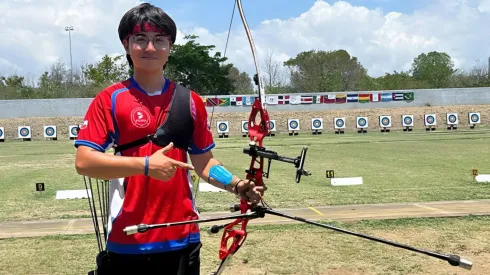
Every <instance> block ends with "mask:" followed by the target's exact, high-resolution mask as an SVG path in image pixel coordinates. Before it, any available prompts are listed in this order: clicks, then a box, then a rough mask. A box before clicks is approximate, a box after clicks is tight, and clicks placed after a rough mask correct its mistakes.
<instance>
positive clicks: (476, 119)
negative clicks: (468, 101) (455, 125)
mask: <svg viewBox="0 0 490 275" xmlns="http://www.w3.org/2000/svg"><path fill="white" fill-rule="evenodd" d="M468 123H469V124H478V123H481V121H480V113H468Z"/></svg>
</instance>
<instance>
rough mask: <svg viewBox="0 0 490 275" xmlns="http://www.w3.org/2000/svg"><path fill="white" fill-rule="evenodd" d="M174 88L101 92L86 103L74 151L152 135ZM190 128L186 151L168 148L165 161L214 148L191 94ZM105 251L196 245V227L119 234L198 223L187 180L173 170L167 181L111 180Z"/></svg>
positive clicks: (146, 151)
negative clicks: (133, 228) (138, 227)
mask: <svg viewBox="0 0 490 275" xmlns="http://www.w3.org/2000/svg"><path fill="white" fill-rule="evenodd" d="M175 85H176V84H175V83H174V82H172V81H170V80H168V79H166V82H165V86H164V88H163V89H162V91H158V92H156V93H153V94H150V93H147V92H146V91H144V90H143V89H141V88H140V87H139V85H138V84H137V83H136V81H135V80H134V79H133V78H130V79H128V80H126V81H123V82H119V83H116V84H114V85H112V86H109V87H107V88H106V89H104V90H102V91H101V92H100V93H99V94H97V96H96V97H95V98H94V100H93V101H92V103H91V104H90V106H89V108H88V110H87V113H86V115H85V117H84V120H83V123H82V125H81V126H80V131H79V133H78V138H77V140H76V141H75V147H78V146H88V147H91V148H93V149H95V150H97V151H100V152H106V151H107V150H108V149H110V148H111V147H112V145H113V144H114V143H117V144H126V143H129V142H131V141H134V140H137V139H140V138H142V137H144V136H146V135H149V134H153V133H155V131H156V130H157V128H158V127H159V126H160V125H161V124H162V123H163V121H164V120H165V117H166V115H167V113H168V111H169V107H170V106H169V105H170V104H169V103H170V101H171V99H172V94H173V92H174V88H175ZM191 99H192V100H191V108H190V110H191V115H192V118H193V124H194V133H193V137H192V143H191V145H190V146H189V148H188V149H187V150H183V149H179V148H173V149H172V150H171V151H169V152H167V153H166V156H168V157H170V158H172V159H175V160H178V161H182V162H187V153H189V154H202V153H205V152H207V151H209V150H211V149H212V148H213V147H214V141H213V137H212V133H211V132H210V130H209V128H208V125H207V112H206V108H205V106H204V103H203V101H202V99H201V97H200V96H199V95H198V94H196V93H195V92H194V91H192V92H191ZM159 149H161V147H159V146H157V145H155V144H153V143H152V142H149V143H146V144H143V145H139V146H136V147H133V148H130V149H128V150H125V151H122V152H119V153H117V154H118V155H122V156H134V157H144V156H150V155H152V154H153V153H154V152H156V151H157V150H159ZM109 189H110V190H109V194H110V198H109V200H110V202H109V217H108V232H109V234H108V237H107V250H108V251H111V252H115V253H123V254H142V253H158V252H166V251H173V250H178V249H182V248H184V247H186V246H187V244H188V243H195V242H199V241H200V235H199V227H198V225H197V224H190V225H182V226H173V227H166V228H159V229H152V230H149V231H147V232H145V233H139V234H134V235H126V233H124V232H123V229H124V228H125V227H127V226H131V225H137V224H140V223H146V224H154V223H168V222H177V221H185V220H192V219H197V218H198V214H197V209H196V206H195V202H194V201H193V195H192V180H191V179H190V175H189V173H188V172H187V171H186V170H184V169H177V171H176V173H175V175H174V176H173V177H172V179H170V180H169V181H168V182H163V181H159V180H156V179H153V178H151V177H148V176H144V175H136V176H131V177H126V178H121V179H113V180H111V185H110V188H109Z"/></svg>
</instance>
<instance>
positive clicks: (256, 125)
mask: <svg viewBox="0 0 490 275" xmlns="http://www.w3.org/2000/svg"><path fill="white" fill-rule="evenodd" d="M235 5H236V6H237V7H238V11H239V13H240V17H241V19H242V22H243V26H244V28H245V32H246V34H247V37H248V41H249V43H250V47H251V50H252V55H253V58H254V63H255V69H256V74H255V75H254V77H253V79H254V82H255V85H256V86H257V89H258V97H256V98H255V101H254V103H253V105H252V111H251V113H250V116H249V119H248V133H249V137H250V142H249V147H248V148H245V149H243V152H244V153H245V154H247V155H249V156H251V158H252V159H251V161H250V168H249V169H247V170H245V171H246V179H248V180H250V181H253V182H254V183H255V185H256V186H263V185H264V182H263V177H265V178H268V177H269V171H270V164H271V161H272V160H277V161H281V162H286V163H291V164H294V166H295V167H296V183H299V182H300V180H301V176H308V175H311V173H310V172H308V171H306V170H304V163H305V157H306V151H307V149H308V148H307V147H303V149H302V151H301V154H300V155H299V156H298V157H296V158H290V157H285V156H280V155H278V153H277V152H274V151H271V150H267V149H266V148H265V147H264V146H263V139H264V137H265V136H267V135H269V133H270V120H269V114H268V112H267V106H266V104H265V91H264V88H263V85H262V80H261V78H260V69H259V65H258V62H257V58H256V49H255V44H254V41H253V39H252V35H251V33H250V29H249V27H248V24H247V21H246V19H245V15H244V13H243V8H242V3H241V0H235ZM233 11H234V10H233ZM213 112H214V111H213ZM265 159H267V160H268V167H267V171H264V160H265ZM214 178H216V177H214ZM225 184H226V183H225ZM230 211H231V212H237V211H240V214H237V215H230V216H226V217H219V218H210V219H198V220H190V221H181V222H172V223H164V224H152V225H147V224H139V225H133V226H128V227H126V228H125V229H124V232H126V234H135V233H143V232H146V231H147V230H150V229H155V228H161V227H169V226H178V225H184V224H191V223H206V222H212V221H222V220H229V219H230V220H233V219H234V221H232V222H230V223H227V224H224V225H213V226H212V227H211V228H210V229H209V230H208V232H209V233H214V234H215V233H218V232H219V231H220V230H221V229H223V236H222V238H221V244H220V249H219V258H220V260H221V263H220V264H219V266H218V269H217V271H216V272H213V273H212V274H213V275H218V274H221V272H222V271H223V268H224V266H225V263H226V261H227V260H228V259H229V258H230V256H232V255H234V254H235V253H236V252H237V251H238V250H239V249H240V247H241V246H242V245H243V243H244V241H245V239H246V237H247V225H248V222H249V220H251V219H256V218H263V217H264V216H265V214H271V215H276V216H281V217H285V218H288V219H292V220H296V221H300V222H304V223H307V224H312V225H315V226H319V227H323V228H328V229H332V230H335V231H338V232H342V233H346V234H350V235H354V236H357V237H361V238H365V239H369V240H372V241H377V242H381V243H384V244H388V245H392V246H395V247H399V248H404V249H407V250H410V251H415V252H418V253H422V254H425V255H428V256H431V257H435V258H438V259H441V260H445V261H447V262H448V263H449V264H451V265H453V266H460V267H462V268H465V269H471V267H472V263H471V261H469V260H466V259H463V258H461V257H460V256H458V255H446V254H440V253H435V252H431V251H426V250H422V249H418V248H414V247H411V246H408V245H403V244H399V243H395V242H391V241H387V240H384V239H381V238H377V237H372V236H368V235H364V234H360V233H356V232H352V231H348V230H345V229H341V228H337V227H334V226H330V225H326V224H322V223H318V222H314V221H310V220H306V219H304V218H301V217H294V216H290V215H287V214H284V213H281V212H278V211H275V210H273V209H272V208H270V207H269V206H267V204H266V203H265V202H264V200H263V199H262V200H261V204H258V205H252V204H250V203H248V202H247V201H246V200H244V199H240V204H235V205H232V206H231V207H230ZM230 240H231V244H230V245H229V246H228V243H229V241H230Z"/></svg>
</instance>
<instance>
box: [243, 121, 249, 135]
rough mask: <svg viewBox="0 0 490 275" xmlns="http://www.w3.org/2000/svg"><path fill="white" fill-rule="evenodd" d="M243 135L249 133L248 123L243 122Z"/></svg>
mask: <svg viewBox="0 0 490 275" xmlns="http://www.w3.org/2000/svg"><path fill="white" fill-rule="evenodd" d="M242 133H248V121H247V120H242Z"/></svg>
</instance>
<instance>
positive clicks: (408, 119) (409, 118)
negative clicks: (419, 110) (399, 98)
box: [402, 115, 413, 127]
mask: <svg viewBox="0 0 490 275" xmlns="http://www.w3.org/2000/svg"><path fill="white" fill-rule="evenodd" d="M402 125H403V127H413V115H402Z"/></svg>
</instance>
